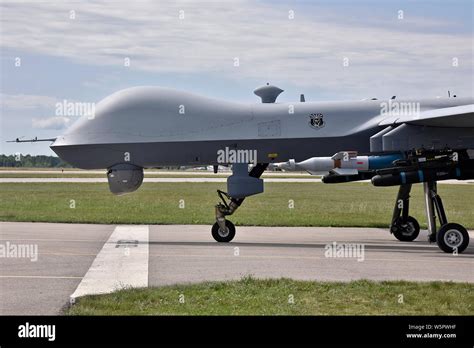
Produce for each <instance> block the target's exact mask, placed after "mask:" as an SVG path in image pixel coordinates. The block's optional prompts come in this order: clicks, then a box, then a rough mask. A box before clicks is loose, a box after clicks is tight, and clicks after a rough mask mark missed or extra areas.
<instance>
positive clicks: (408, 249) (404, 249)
mask: <svg viewBox="0 0 474 348" xmlns="http://www.w3.org/2000/svg"><path fill="white" fill-rule="evenodd" d="M330 243H332V242H330ZM337 243H338V244H341V243H346V242H344V241H337ZM347 243H348V244H354V243H355V242H347ZM415 243H416V242H415ZM419 243H422V242H419ZM148 244H149V245H170V246H210V247H229V246H230V247H260V248H262V247H263V248H313V249H324V247H325V246H326V245H327V244H328V243H311V244H306V243H305V244H302V243H299V244H294V243H292V244H289V243H265V242H262V243H246V242H233V243H230V244H227V243H226V244H222V243H215V242H174V241H166V242H160V241H151V242H149V243H148ZM363 244H364V248H365V249H366V250H367V249H368V250H387V251H390V252H400V253H413V252H420V251H422V252H427V251H428V252H429V253H430V254H439V255H444V254H443V253H441V252H440V250H439V249H438V248H437V247H436V243H432V244H431V245H430V244H423V245H420V246H413V242H412V243H411V244H410V245H408V244H402V243H401V244H400V245H378V244H377V245H371V244H367V243H363ZM466 255H474V248H473V247H468V248H467V249H466V250H465V251H464V252H463V253H462V254H461V255H458V256H456V257H462V256H466Z"/></svg>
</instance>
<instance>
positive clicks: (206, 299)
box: [66, 277, 474, 315]
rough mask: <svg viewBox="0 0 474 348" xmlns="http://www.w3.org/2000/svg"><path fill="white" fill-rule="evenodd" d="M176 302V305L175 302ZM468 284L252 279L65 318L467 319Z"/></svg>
mask: <svg viewBox="0 0 474 348" xmlns="http://www.w3.org/2000/svg"><path fill="white" fill-rule="evenodd" d="M180 300H181V301H180ZM473 313H474V285H473V284H468V283H451V282H426V283H425V282H407V281H384V282H374V281H367V280H360V281H352V282H349V283H342V282H315V281H297V280H291V279H266V280H262V279H254V278H252V277H246V278H243V279H241V280H238V281H225V282H205V283H199V284H193V285H174V286H164V287H158V288H144V289H124V290H119V291H117V292H114V293H112V294H107V295H91V296H85V297H82V298H79V299H78V300H77V301H76V304H75V305H73V306H72V307H70V308H69V309H68V310H67V311H66V314H68V315H472V314H473Z"/></svg>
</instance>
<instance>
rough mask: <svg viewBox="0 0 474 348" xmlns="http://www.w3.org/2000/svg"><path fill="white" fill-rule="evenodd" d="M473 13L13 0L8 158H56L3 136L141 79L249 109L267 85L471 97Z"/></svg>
mask: <svg viewBox="0 0 474 348" xmlns="http://www.w3.org/2000/svg"><path fill="white" fill-rule="evenodd" d="M356 3H357V4H356ZM472 16H473V2H472V0H466V1H460V0H459V1H456V0H454V1H357V2H356V1H349V0H348V1H245V0H243V1H232V2H229V1H215V2H201V1H199V2H197V1H192V2H177V1H143V0H142V1H129V0H127V1H113V2H112V1H91V2H86V1H84V2H79V1H62V2H61V1H31V2H29V1H5V0H2V1H1V39H0V40H1V58H2V59H1V90H0V93H1V135H0V153H6V154H13V153H15V152H21V153H23V154H25V153H31V154H48V155H53V154H54V153H53V152H52V151H51V150H50V149H49V147H48V145H47V143H37V144H14V143H13V144H10V143H8V144H7V143H5V141H6V140H9V139H14V138H16V137H20V136H25V137H34V136H38V137H39V138H48V137H54V136H57V135H59V134H61V133H62V132H64V130H65V127H67V126H68V125H70V124H71V123H73V122H74V121H75V118H74V117H57V116H55V106H56V103H58V102H59V103H61V102H64V100H67V101H75V102H76V101H77V102H88V103H94V102H98V101H100V100H101V99H102V98H104V97H105V96H107V95H109V94H111V93H113V92H115V91H117V90H120V89H123V88H127V87H131V86H137V85H157V86H165V87H172V88H176V89H183V90H188V91H191V92H195V93H199V94H204V95H207V96H211V97H218V98H224V99H231V100H237V101H243V102H249V103H257V102H259V99H258V98H257V97H256V96H255V95H253V93H252V92H253V90H254V89H255V88H256V87H259V86H261V85H263V84H265V83H266V82H270V83H272V84H275V85H277V86H279V87H280V88H282V89H284V90H285V92H284V93H283V94H282V95H281V96H280V97H279V101H294V100H298V98H299V94H300V93H304V94H305V95H306V100H307V101H320V100H357V99H363V98H368V97H378V98H379V99H383V98H389V97H391V96H392V95H397V97H398V98H402V97H436V96H446V95H447V90H448V89H449V90H451V91H453V92H454V93H456V94H457V95H458V96H472V95H473V64H474V62H473V18H472ZM128 62H129V64H127V63H128Z"/></svg>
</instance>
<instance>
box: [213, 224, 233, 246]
mask: <svg viewBox="0 0 474 348" xmlns="http://www.w3.org/2000/svg"><path fill="white" fill-rule="evenodd" d="M225 226H226V228H227V231H222V230H221V229H220V227H219V224H218V223H217V222H216V223H215V224H214V225H213V226H212V237H214V239H215V240H216V241H217V242H219V243H228V242H230V241H231V240H232V239H234V237H235V226H234V224H233V223H232V222H230V221H229V220H225Z"/></svg>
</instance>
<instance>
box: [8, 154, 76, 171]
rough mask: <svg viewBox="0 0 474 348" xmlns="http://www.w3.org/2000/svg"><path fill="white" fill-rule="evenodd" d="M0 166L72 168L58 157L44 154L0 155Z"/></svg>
mask: <svg viewBox="0 0 474 348" xmlns="http://www.w3.org/2000/svg"><path fill="white" fill-rule="evenodd" d="M0 167H32V168H72V166H71V165H70V164H69V163H66V162H64V161H63V160H62V159H60V158H59V157H55V156H44V155H38V156H32V155H19V156H16V155H9V156H7V155H0Z"/></svg>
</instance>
